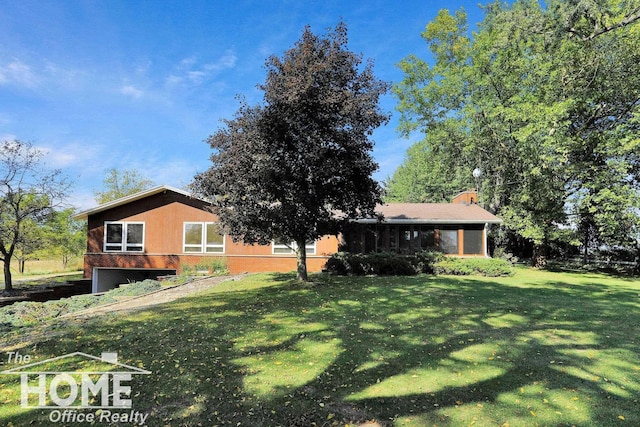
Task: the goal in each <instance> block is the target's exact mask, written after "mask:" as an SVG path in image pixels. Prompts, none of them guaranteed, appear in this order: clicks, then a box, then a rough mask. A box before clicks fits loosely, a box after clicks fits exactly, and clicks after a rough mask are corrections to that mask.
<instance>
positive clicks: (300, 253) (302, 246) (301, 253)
mask: <svg viewBox="0 0 640 427" xmlns="http://www.w3.org/2000/svg"><path fill="white" fill-rule="evenodd" d="M296 246H297V248H296V256H297V258H298V269H297V272H298V280H300V281H302V282H308V281H309V276H308V275H307V242H306V239H305V240H302V241H301V242H300V241H298V242H296Z"/></svg>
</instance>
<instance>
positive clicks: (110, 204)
mask: <svg viewBox="0 0 640 427" xmlns="http://www.w3.org/2000/svg"><path fill="white" fill-rule="evenodd" d="M165 191H172V192H174V193H178V194H182V195H184V196H187V197H191V198H194V196H193V195H192V194H191V193H189V192H188V191H185V190H180V189H179V188H175V187H170V186H168V185H160V186H158V187H153V188H150V189H148V190H144V191H141V192H139V193H135V194H131V195H129V196H125V197H122V198H120V199H116V200H112V201H110V202H107V203H105V204H102V205H100V206H96V207H95V208H91V209H88V210H86V211H82V212H78V213H77V214H75V215H74V216H73V218H74V219H85V220H86V219H87V218H88V217H89V215H93V214H97V213H99V212H102V211H106V210H108V209H113V208H115V207H118V206H122V205H126V204H127V203H131V202H135V201H137V200H140V199H144V198H145V197H149V196H153V195H155V194H159V193H162V192H165Z"/></svg>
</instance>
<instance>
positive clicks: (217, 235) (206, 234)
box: [182, 222, 224, 254]
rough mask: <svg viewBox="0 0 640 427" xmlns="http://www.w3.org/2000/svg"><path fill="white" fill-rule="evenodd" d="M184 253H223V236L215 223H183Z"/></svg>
mask: <svg viewBox="0 0 640 427" xmlns="http://www.w3.org/2000/svg"><path fill="white" fill-rule="evenodd" d="M183 236H184V244H183V247H182V251H183V252H185V253H203V252H206V253H218V254H221V253H224V234H222V233H221V232H220V228H219V227H218V224H216V223H215V222H185V223H184V234H183Z"/></svg>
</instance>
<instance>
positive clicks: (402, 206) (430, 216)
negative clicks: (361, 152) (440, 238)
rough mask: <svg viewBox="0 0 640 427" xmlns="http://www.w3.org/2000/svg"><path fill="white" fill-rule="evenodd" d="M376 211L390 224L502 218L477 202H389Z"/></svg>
mask: <svg viewBox="0 0 640 427" xmlns="http://www.w3.org/2000/svg"><path fill="white" fill-rule="evenodd" d="M376 212H379V213H381V214H382V215H383V216H384V222H385V223H390V224H416V223H420V224H425V223H426V224H486V223H489V224H499V223H501V222H502V220H501V219H500V218H498V217H497V216H495V215H493V214H492V213H490V212H488V211H486V210H484V209H482V208H481V207H480V206H478V205H475V204H463V203H389V204H385V205H380V206H378V207H377V208H376ZM356 222H359V223H365V224H366V223H374V222H377V219H376V218H367V219H360V220H358V221H356Z"/></svg>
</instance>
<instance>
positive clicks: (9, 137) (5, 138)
mask: <svg viewBox="0 0 640 427" xmlns="http://www.w3.org/2000/svg"><path fill="white" fill-rule="evenodd" d="M16 139H18V136H17V135H14V134H12V133H5V134H4V135H0V141H14V140H16Z"/></svg>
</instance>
